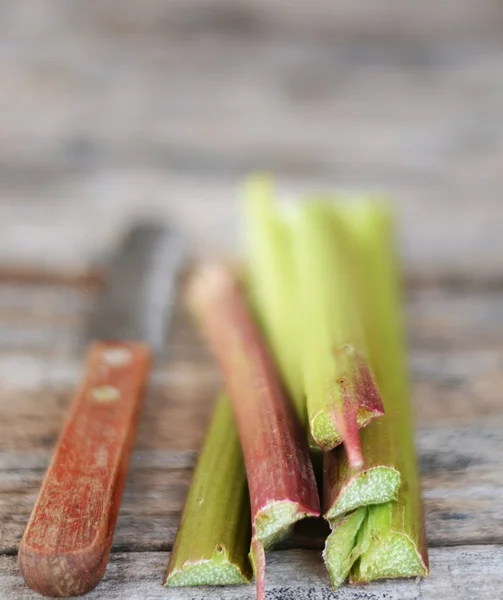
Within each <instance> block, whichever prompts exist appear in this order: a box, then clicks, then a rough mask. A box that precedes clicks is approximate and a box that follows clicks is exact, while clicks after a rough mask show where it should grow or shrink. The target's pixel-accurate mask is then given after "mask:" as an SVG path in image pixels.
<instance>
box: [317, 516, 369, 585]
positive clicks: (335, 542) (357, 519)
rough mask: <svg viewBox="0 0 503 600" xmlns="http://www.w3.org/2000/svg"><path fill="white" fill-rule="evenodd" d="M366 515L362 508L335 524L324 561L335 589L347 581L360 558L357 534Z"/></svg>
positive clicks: (325, 551) (329, 537)
mask: <svg viewBox="0 0 503 600" xmlns="http://www.w3.org/2000/svg"><path fill="white" fill-rule="evenodd" d="M366 513H367V509H366V508H365V507H362V508H359V509H358V510H356V511H355V512H353V513H351V514H349V515H347V516H345V517H344V518H343V519H340V520H338V521H337V522H336V523H334V524H333V529H332V533H331V534H330V535H329V536H328V538H327V541H326V543H325V549H324V550H323V560H324V561H325V565H326V567H327V570H328V573H329V575H330V581H331V583H332V586H333V588H334V589H336V588H338V587H339V586H340V585H341V584H342V583H343V582H344V581H345V580H346V579H347V577H348V575H349V572H350V571H351V567H352V566H353V564H354V562H355V560H356V559H357V558H358V556H359V549H358V546H357V534H358V531H359V529H360V527H361V524H362V522H363V520H364V519H365V515H366Z"/></svg>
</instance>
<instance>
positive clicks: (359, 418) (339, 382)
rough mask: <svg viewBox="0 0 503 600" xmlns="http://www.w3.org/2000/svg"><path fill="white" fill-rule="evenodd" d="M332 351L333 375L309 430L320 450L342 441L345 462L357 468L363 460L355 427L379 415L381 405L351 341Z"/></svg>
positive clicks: (370, 375) (364, 362) (364, 360)
mask: <svg viewBox="0 0 503 600" xmlns="http://www.w3.org/2000/svg"><path fill="white" fill-rule="evenodd" d="M332 353H333V360H334V368H335V372H334V377H333V379H332V380H331V382H330V385H328V386H327V387H326V388H325V394H326V400H325V402H324V405H323V407H322V409H321V410H318V411H317V412H316V413H315V414H313V415H312V416H311V419H310V426H311V433H312V436H313V438H314V440H315V441H316V443H317V444H319V445H320V447H321V448H323V450H331V449H333V448H335V447H336V446H337V445H338V444H340V443H341V442H343V443H344V447H345V449H346V454H347V456H348V462H349V463H350V465H351V467H352V468H358V467H361V466H362V464H363V457H362V452H361V445H360V437H359V434H358V430H359V429H361V428H362V427H365V426H366V425H368V424H369V423H370V422H371V421H372V420H373V419H375V418H376V417H379V416H381V415H383V414H384V407H383V403H382V399H381V395H380V393H379V389H378V387H377V384H376V382H375V379H374V376H373V375H372V373H371V371H370V369H369V367H368V365H367V361H366V359H365V358H364V356H363V354H362V353H361V352H359V351H358V350H357V349H356V348H355V347H354V346H352V345H351V344H343V345H341V346H337V347H335V348H333V349H332ZM335 373H336V374H335Z"/></svg>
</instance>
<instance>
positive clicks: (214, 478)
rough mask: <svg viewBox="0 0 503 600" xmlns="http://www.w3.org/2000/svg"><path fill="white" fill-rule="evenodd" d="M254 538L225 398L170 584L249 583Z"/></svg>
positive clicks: (197, 475) (203, 457)
mask: <svg viewBox="0 0 503 600" xmlns="http://www.w3.org/2000/svg"><path fill="white" fill-rule="evenodd" d="M250 538H251V532H250V507H249V499H248V489H247V484H246V473H245V468H244V463H243V456H242V453H241V447H240V444H239V438H238V434H237V430H236V425H235V423H234V417H233V415H232V409H231V405H230V402H229V399H228V397H227V396H226V395H225V394H221V395H220V397H219V399H218V401H217V405H216V408H215V411H214V414H213V417H212V421H211V424H210V427H209V430H208V433H207V435H206V439H205V442H204V446H203V449H202V451H201V454H200V456H199V460H198V461H197V466H196V469H195V472H194V476H193V478H192V482H191V485H190V489H189V494H188V497H187V500H186V502H185V507H184V510H183V515H182V519H181V522H180V526H179V528H178V532H177V535H176V539H175V544H174V547H173V551H172V553H171V558H170V561H169V565H168V569H167V572H166V578H165V585H166V586H173V587H179V586H197V585H238V584H243V583H248V582H249V581H250V579H251V575H252V570H251V564H250V562H249V560H248V550H249V547H250Z"/></svg>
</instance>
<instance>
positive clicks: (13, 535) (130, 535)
mask: <svg viewBox="0 0 503 600" xmlns="http://www.w3.org/2000/svg"><path fill="white" fill-rule="evenodd" d="M166 412H167V413H170V411H169V410H167V411H166ZM175 418H176V417H175ZM202 421H203V419H201V422H199V423H198V426H197V429H194V431H197V434H199V432H200V431H202V430H203V423H202ZM502 426H503V420H501V419H500V426H495V425H492V426H491V425H487V426H485V427H465V428H452V427H451V428H435V427H432V428H428V429H424V428H421V429H420V430H419V431H418V451H419V457H420V464H421V470H422V476H423V487H424V499H425V509H426V518H427V530H428V541H429V543H430V544H431V545H434V546H442V545H456V544H466V543H470V544H476V543H503V519H502V514H503V466H502V463H501V460H500V457H501V456H502V455H503V427H502ZM152 436H156V432H155V431H152V430H151V431H150V432H149V431H148V429H147V427H146V426H145V424H144V429H143V435H142V434H140V440H139V443H138V446H137V447H138V450H137V451H136V452H135V454H134V458H133V463H132V467H131V470H130V473H129V477H128V483H127V487H126V491H125V495H124V500H123V503H122V507H121V512H120V516H119V521H118V525H117V530H116V535H115V540H114V547H115V549H116V550H117V549H128V550H130V551H139V550H145V549H147V550H159V549H170V548H171V545H172V543H173V540H174V535H175V533H176V528H177V525H178V519H179V516H180V511H181V508H182V506H183V502H184V499H185V495H186V493H187V489H188V485H189V483H190V478H191V473H192V467H193V463H194V459H195V453H194V452H193V451H192V450H188V449H183V448H184V447H185V448H189V447H190V446H191V445H195V440H194V439H191V440H185V439H183V438H184V437H185V436H184V435H181V436H178V437H177V434H176V429H174V430H173V431H172V433H171V436H172V437H171V440H172V444H173V446H174V447H176V444H178V447H179V448H180V450H174V449H173V450H168V449H166V450H163V451H162V450H152V449H148V446H146V444H145V442H146V441H147V440H148V439H149V438H151V437H152ZM195 436H196V434H195V433H194V434H193V436H192V437H193V438H194V437H195ZM157 443H158V444H159V442H157ZM49 456H50V451H48V450H46V451H41V450H18V451H8V452H0V524H1V527H0V552H4V553H5V552H13V551H15V548H17V545H18V543H19V540H20V538H21V535H22V533H23V530H24V526H25V524H26V521H27V519H28V516H29V513H30V511H31V508H32V506H33V504H34V502H35V498H36V495H37V493H38V490H39V487H40V483H41V480H42V476H43V473H44V469H45V467H46V465H47V463H48V460H49ZM316 531H317V530H316ZM322 533H323V531H322ZM309 538H310V536H309V531H308V528H305V527H304V528H302V530H301V534H300V537H297V538H296V540H294V541H292V542H291V543H292V544H294V545H298V544H302V545H308V546H312V545H313V544H314V545H319V544H321V543H322V541H321V539H320V538H319V537H318V534H317V533H316V532H315V533H314V534H313V536H312V538H313V539H309Z"/></svg>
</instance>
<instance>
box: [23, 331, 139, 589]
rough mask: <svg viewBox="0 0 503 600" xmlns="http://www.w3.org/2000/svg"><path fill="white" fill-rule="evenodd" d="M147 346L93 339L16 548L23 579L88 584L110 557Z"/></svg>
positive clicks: (42, 585) (38, 583) (36, 584)
mask: <svg viewBox="0 0 503 600" xmlns="http://www.w3.org/2000/svg"><path fill="white" fill-rule="evenodd" d="M149 367H150V351H149V349H148V348H147V347H146V346H145V345H143V344H140V343H136V342H127V343H126V342H121V343H118V342H114V343H112V342H97V343H94V344H93V345H92V347H91V349H90V350H89V356H88V359H87V363H86V367H85V370H84V375H83V379H82V384H81V386H80V389H79V391H78V392H77V394H76V398H75V400H74V402H73V405H72V408H71V412H70V414H69V416H68V419H67V421H66V424H65V426H64V428H63V431H62V433H61V437H60V438H59V440H58V443H57V445H56V449H55V451H54V455H53V458H52V460H51V462H50V464H49V468H48V471H47V473H46V475H45V477H44V480H43V483H42V488H41V490H40V494H39V496H38V499H37V501H36V503H35V507H34V509H33V511H32V514H31V516H30V519H29V521H28V525H27V527H26V531H25V533H24V535H23V538H22V540H21V543H20V547H19V567H20V569H21V572H22V574H23V577H24V578H25V580H26V582H27V584H28V585H29V586H30V587H31V588H33V589H34V590H36V591H38V592H40V593H42V594H44V595H47V596H58V597H68V596H77V595H80V594H83V593H86V592H88V591H89V590H91V589H93V588H94V587H95V586H96V585H97V584H98V583H99V581H100V580H101V578H102V576H103V573H104V572H105V569H106V565H107V563H108V557H109V552H110V547H111V545H112V538H113V534H114V530H115V523H116V521H117V516H118V513H119V508H120V501H121V498H122V491H123V488H124V483H125V478H126V473H127V469H128V466H129V458H130V454H131V451H132V447H133V442H134V438H135V432H136V425H137V423H138V419H139V415H140V409H141V406H142V403H143V389H144V387H145V383H146V378H147V373H148V370H149Z"/></svg>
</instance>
